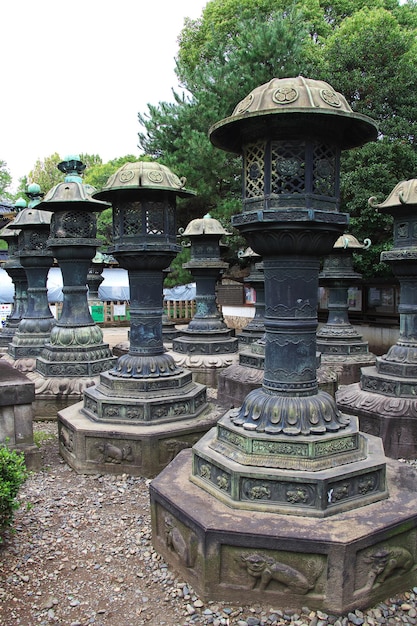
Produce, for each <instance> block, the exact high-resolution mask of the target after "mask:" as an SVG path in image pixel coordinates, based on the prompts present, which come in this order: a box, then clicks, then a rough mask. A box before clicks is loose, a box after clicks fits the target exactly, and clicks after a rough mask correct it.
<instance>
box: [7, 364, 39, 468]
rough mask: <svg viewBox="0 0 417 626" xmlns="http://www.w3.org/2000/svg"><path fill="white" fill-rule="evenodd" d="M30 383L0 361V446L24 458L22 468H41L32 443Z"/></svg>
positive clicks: (31, 387) (33, 390)
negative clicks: (24, 465) (4, 445)
mask: <svg viewBox="0 0 417 626" xmlns="http://www.w3.org/2000/svg"><path fill="white" fill-rule="evenodd" d="M34 398H35V389H34V385H33V383H32V382H31V381H30V380H29V379H28V378H27V376H25V375H24V374H22V373H21V372H19V371H17V370H15V369H14V368H13V367H12V366H11V365H10V364H9V363H6V361H3V360H2V359H1V360H0V443H6V442H7V445H8V447H10V448H11V449H12V450H18V451H20V452H23V453H24V455H25V463H26V467H27V468H28V469H29V470H33V471H36V470H38V469H40V467H41V466H42V458H41V453H40V450H39V448H38V447H37V446H36V445H35V444H34V442H33V423H32V420H33V408H32V402H33V400H34Z"/></svg>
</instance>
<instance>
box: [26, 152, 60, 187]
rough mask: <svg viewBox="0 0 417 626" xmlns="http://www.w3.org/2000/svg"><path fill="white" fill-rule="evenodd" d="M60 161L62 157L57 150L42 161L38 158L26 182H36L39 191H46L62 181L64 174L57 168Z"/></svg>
mask: <svg viewBox="0 0 417 626" xmlns="http://www.w3.org/2000/svg"><path fill="white" fill-rule="evenodd" d="M61 161H62V159H61V157H60V156H59V154H58V152H54V154H51V155H50V156H48V157H45V159H44V160H43V161H42V160H41V159H38V160H37V161H36V163H35V165H34V166H33V169H31V170H30V172H29V174H28V177H27V182H28V184H29V185H30V184H31V183H37V184H38V185H39V186H40V188H41V191H42V192H43V193H47V192H48V191H49V190H50V189H52V187H54V186H55V185H57V184H58V183H61V182H63V180H64V177H65V176H64V174H63V172H60V170H59V169H58V163H61Z"/></svg>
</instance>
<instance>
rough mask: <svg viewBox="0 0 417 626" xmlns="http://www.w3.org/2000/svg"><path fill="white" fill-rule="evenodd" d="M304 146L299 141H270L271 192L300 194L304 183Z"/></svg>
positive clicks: (302, 191) (303, 189)
mask: <svg viewBox="0 0 417 626" xmlns="http://www.w3.org/2000/svg"><path fill="white" fill-rule="evenodd" d="M305 160H306V146H305V144H304V143H299V142H290V141H287V142H281V141H280V142H272V144H271V193H273V194H277V195H280V194H301V193H305V191H306V184H305V170H306V168H305Z"/></svg>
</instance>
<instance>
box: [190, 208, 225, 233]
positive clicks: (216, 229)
mask: <svg viewBox="0 0 417 626" xmlns="http://www.w3.org/2000/svg"><path fill="white" fill-rule="evenodd" d="M230 234H231V233H229V232H227V230H225V229H224V228H223V226H222V225H221V224H220V222H219V221H218V220H216V219H214V217H211V215H210V214H209V213H207V214H206V215H204V217H200V218H197V219H195V220H191V222H190V223H189V224H188V226H187V228H186V229H185V231H184V233H183V235H184V237H193V236H194V237H195V236H198V235H218V236H219V237H221V236H222V235H230Z"/></svg>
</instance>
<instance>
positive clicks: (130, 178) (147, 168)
mask: <svg viewBox="0 0 417 626" xmlns="http://www.w3.org/2000/svg"><path fill="white" fill-rule="evenodd" d="M185 183H186V178H178V176H177V175H176V174H174V173H173V172H172V171H171V170H170V169H169V168H168V167H166V166H165V165H161V164H160V163H155V162H153V161H135V162H134V163H125V164H124V165H122V167H120V168H119V169H118V170H117V172H115V173H114V174H113V175H112V176H110V178H109V179H108V181H107V183H106V184H105V186H104V187H103V189H102V190H101V191H99V192H97V193H95V194H94V197H95V198H99V199H100V200H109V201H111V200H112V198H113V195H114V194H113V192H114V191H116V190H118V191H120V190H122V191H124V190H127V191H132V190H133V191H134V190H138V189H143V190H148V189H153V190H161V191H172V192H175V193H176V194H177V195H178V196H179V197H181V198H186V197H188V196H193V195H195V192H194V191H190V190H187V189H185Z"/></svg>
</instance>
